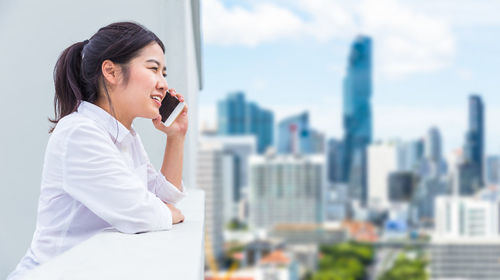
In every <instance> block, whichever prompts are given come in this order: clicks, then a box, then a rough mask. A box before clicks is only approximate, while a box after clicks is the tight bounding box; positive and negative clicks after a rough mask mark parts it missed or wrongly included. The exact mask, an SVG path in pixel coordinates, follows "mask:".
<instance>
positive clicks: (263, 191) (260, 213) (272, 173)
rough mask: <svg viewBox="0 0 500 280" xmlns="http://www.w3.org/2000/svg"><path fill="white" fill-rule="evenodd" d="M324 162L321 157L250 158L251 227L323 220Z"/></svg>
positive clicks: (269, 155)
mask: <svg viewBox="0 0 500 280" xmlns="http://www.w3.org/2000/svg"><path fill="white" fill-rule="evenodd" d="M325 165H326V160H325V157H324V156H323V155H276V154H272V153H268V154H266V155H264V156H258V155H255V156H252V157H251V158H250V173H249V186H250V224H251V226H252V227H254V228H260V229H266V230H272V229H273V228H274V226H276V225H278V224H297V223H298V224H311V223H321V222H323V221H324V213H325V211H324V205H325V203H324V200H325V195H324V194H325V189H326V166H325Z"/></svg>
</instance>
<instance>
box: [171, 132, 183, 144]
mask: <svg viewBox="0 0 500 280" xmlns="http://www.w3.org/2000/svg"><path fill="white" fill-rule="evenodd" d="M185 138H186V136H185V135H168V134H167V142H168V143H172V142H176V143H184V139H185Z"/></svg>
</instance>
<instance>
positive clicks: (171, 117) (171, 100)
mask: <svg viewBox="0 0 500 280" xmlns="http://www.w3.org/2000/svg"><path fill="white" fill-rule="evenodd" d="M185 105H186V103H185V102H180V101H179V99H177V97H175V96H172V95H170V93H169V92H167V94H166V95H165V98H163V100H162V101H161V106H160V115H161V121H162V122H163V123H164V124H165V126H170V125H171V124H172V123H173V122H174V121H175V119H177V117H178V116H179V114H180V113H181V112H182V109H184V106H185Z"/></svg>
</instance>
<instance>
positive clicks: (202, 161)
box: [197, 142, 232, 261]
mask: <svg viewBox="0 0 500 280" xmlns="http://www.w3.org/2000/svg"><path fill="white" fill-rule="evenodd" d="M229 159H230V158H229V157H227V156H225V155H224V152H223V150H222V147H221V146H220V145H217V144H213V143H203V142H200V145H199V147H198V162H197V164H198V166H197V183H198V186H199V187H200V188H201V189H203V190H204V191H205V250H206V253H207V254H209V255H213V256H214V258H215V259H216V260H218V261H221V260H222V257H223V253H224V251H223V249H224V236H223V232H224V224H223V223H224V199H223V198H224V181H226V179H225V178H224V176H232V174H231V173H224V172H223V168H224V164H225V163H227V162H228V160H229Z"/></svg>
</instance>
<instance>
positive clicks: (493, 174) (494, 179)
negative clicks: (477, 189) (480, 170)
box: [486, 156, 500, 185]
mask: <svg viewBox="0 0 500 280" xmlns="http://www.w3.org/2000/svg"><path fill="white" fill-rule="evenodd" d="M486 183H487V184H489V185H498V184H500V157H499V156H489V157H488V158H487V159H486Z"/></svg>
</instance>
